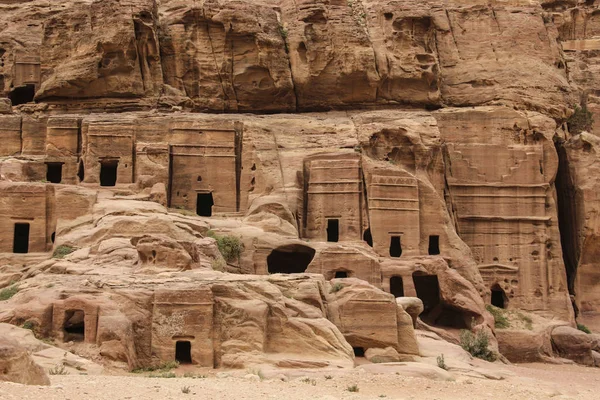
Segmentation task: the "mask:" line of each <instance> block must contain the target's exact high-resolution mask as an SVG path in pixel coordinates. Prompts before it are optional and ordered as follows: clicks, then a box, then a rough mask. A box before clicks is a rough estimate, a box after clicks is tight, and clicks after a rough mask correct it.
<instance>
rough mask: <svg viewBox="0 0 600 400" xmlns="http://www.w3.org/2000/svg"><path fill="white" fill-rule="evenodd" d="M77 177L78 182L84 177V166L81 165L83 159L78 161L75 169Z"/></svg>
mask: <svg viewBox="0 0 600 400" xmlns="http://www.w3.org/2000/svg"><path fill="white" fill-rule="evenodd" d="M77 177H78V178H79V182H83V179H84V178H85V167H84V166H83V161H79V168H78V169H77Z"/></svg>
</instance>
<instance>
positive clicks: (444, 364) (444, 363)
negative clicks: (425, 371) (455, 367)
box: [437, 354, 448, 370]
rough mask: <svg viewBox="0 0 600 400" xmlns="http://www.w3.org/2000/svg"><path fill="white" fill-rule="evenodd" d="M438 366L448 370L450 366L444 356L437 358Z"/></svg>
mask: <svg viewBox="0 0 600 400" xmlns="http://www.w3.org/2000/svg"><path fill="white" fill-rule="evenodd" d="M437 366H438V367H440V368H441V369H444V370H448V366H447V365H446V361H445V360H444V355H443V354H440V355H439V356H437Z"/></svg>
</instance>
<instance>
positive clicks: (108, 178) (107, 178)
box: [100, 160, 119, 186]
mask: <svg viewBox="0 0 600 400" xmlns="http://www.w3.org/2000/svg"><path fill="white" fill-rule="evenodd" d="M118 166H119V162H118V161H116V160H111V161H102V162H100V186H115V185H116V184H117V167H118Z"/></svg>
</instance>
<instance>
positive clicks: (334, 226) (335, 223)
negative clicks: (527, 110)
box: [327, 219, 340, 242]
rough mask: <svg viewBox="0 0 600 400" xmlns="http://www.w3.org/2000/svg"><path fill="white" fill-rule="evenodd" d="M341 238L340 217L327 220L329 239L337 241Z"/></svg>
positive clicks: (329, 240)
mask: <svg viewBox="0 0 600 400" xmlns="http://www.w3.org/2000/svg"><path fill="white" fill-rule="evenodd" d="M339 239H340V220H339V219H328V220H327V241H328V242H337V241H338V240H339Z"/></svg>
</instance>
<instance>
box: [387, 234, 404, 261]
mask: <svg viewBox="0 0 600 400" xmlns="http://www.w3.org/2000/svg"><path fill="white" fill-rule="evenodd" d="M401 255H402V245H401V244H400V236H392V237H391V239H390V257H396V258H397V257H400V256H401Z"/></svg>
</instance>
